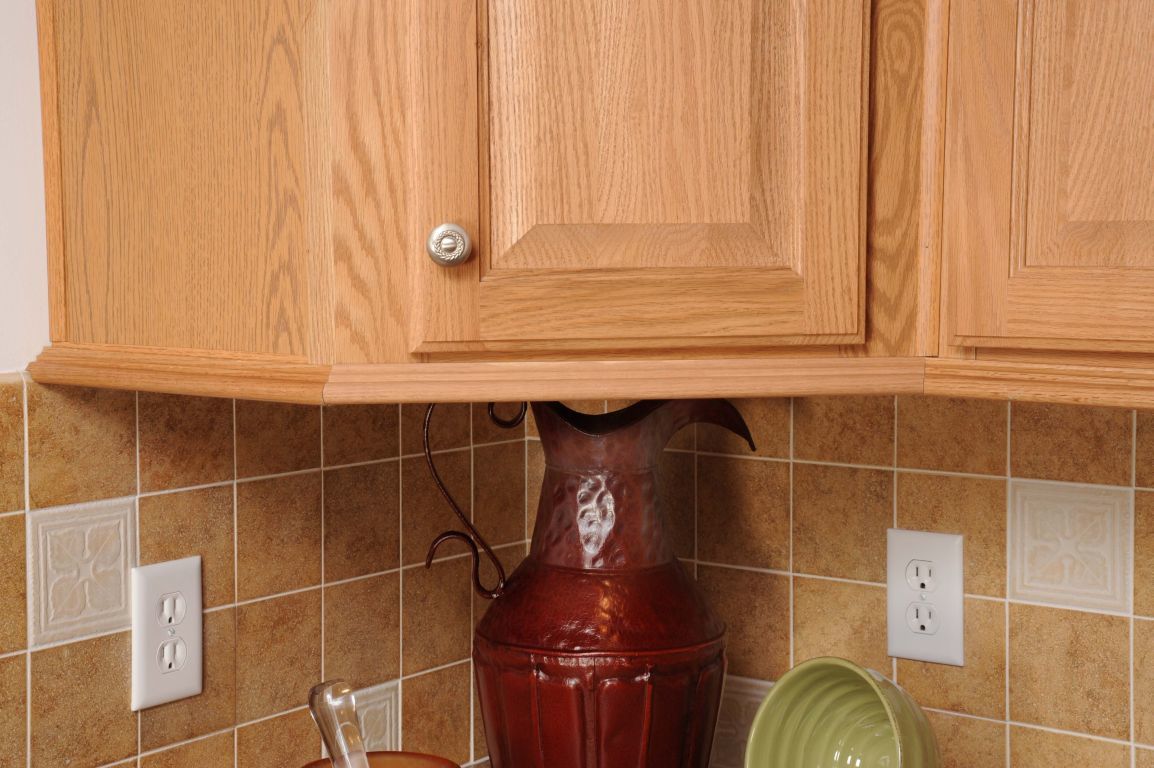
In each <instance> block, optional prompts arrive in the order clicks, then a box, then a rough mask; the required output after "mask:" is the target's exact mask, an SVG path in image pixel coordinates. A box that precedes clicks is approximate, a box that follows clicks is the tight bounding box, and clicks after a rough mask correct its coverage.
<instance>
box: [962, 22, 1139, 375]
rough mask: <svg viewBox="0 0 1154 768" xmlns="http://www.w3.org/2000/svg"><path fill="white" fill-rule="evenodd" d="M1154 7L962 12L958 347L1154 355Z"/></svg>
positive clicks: (1106, 363)
mask: <svg viewBox="0 0 1154 768" xmlns="http://www.w3.org/2000/svg"><path fill="white" fill-rule="evenodd" d="M1150 10H1151V8H1150V3H1149V2H1147V1H1146V0H1111V1H1110V2H1100V0H1045V1H1044V2H1043V1H1042V0H965V2H954V3H953V4H952V7H951V18H950V35H949V47H950V51H949V68H948V72H949V75H948V78H949V85H948V108H947V118H946V138H945V145H946V152H945V186H944V209H945V216H944V220H945V238H944V250H945V258H946V261H947V264H948V266H949V268H950V273H949V284H950V288H951V294H950V304H951V305H952V317H951V318H949V320H952V323H953V327H952V331H953V337H952V341H953V342H954V343H957V344H961V345H964V346H968V347H978V348H990V347H994V348H999V347H1000V348H1025V349H1057V350H1088V351H1094V352H1109V351H1116V352H1124V351H1130V352H1154V269H1152V268H1154V15H1152V14H1151V13H1150ZM978 356H979V357H981V356H982V353H981V351H979V352H978ZM1082 362H1085V360H1084V358H1083V359H1082ZM1100 364H1102V365H1104V366H1110V365H1117V364H1119V363H1118V361H1114V362H1111V361H1110V360H1108V359H1104V360H1102V361H1100ZM1143 365H1144V366H1145V367H1151V363H1150V362H1149V361H1146V362H1145V363H1143Z"/></svg>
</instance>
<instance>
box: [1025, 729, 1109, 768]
mask: <svg viewBox="0 0 1154 768" xmlns="http://www.w3.org/2000/svg"><path fill="white" fill-rule="evenodd" d="M1010 764H1011V765H1012V766H1014V768H1054V766H1058V765H1069V766H1075V765H1078V766H1086V767H1087V768H1089V766H1093V767H1094V768H1129V766H1130V748H1129V747H1128V746H1125V745H1124V744H1111V743H1110V742H1108V741H1099V740H1096V739H1087V738H1084V737H1081V736H1072V735H1069V734H1063V733H1051V732H1049V731H1040V730H1038V729H1037V728H1022V727H1019V726H1014V727H1012V728H1010Z"/></svg>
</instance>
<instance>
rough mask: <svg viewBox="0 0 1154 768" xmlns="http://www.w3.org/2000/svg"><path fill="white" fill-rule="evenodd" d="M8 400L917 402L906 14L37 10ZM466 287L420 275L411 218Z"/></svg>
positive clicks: (926, 223)
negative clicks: (21, 280)
mask: <svg viewBox="0 0 1154 768" xmlns="http://www.w3.org/2000/svg"><path fill="white" fill-rule="evenodd" d="M37 8H38V17H39V25H40V51H41V71H42V78H41V83H42V91H43V110H44V112H43V114H44V132H45V175H46V190H47V208H48V223H49V227H48V240H49V274H50V279H49V283H50V312H51V331H52V345H51V346H50V347H49V348H47V349H46V350H45V351H44V352H43V353H42V354H41V356H40V357H39V358H38V359H37V361H35V362H34V363H33V364H32V365H31V366H30V370H31V371H32V373H33V375H34V376H35V377H36V378H37V379H38V380H40V381H43V382H49V383H63V384H87V385H96V386H120V387H132V388H137V389H156V390H160V391H177V392H188V393H194V394H213V395H227V396H239V397H257V398H268V399H281V400H303V401H315V400H320V399H322V398H323V399H325V400H326V401H334V402H335V401H364V400H381V399H386V400H423V399H445V400H449V399H470V400H476V399H480V398H483V397H486V396H491V397H506V398H529V397H531V398H543V397H569V398H583V397H601V396H604V397H615V398H616V397H656V396H667V397H676V396H694V395H710V394H716V395H732V396H755V395H772V394H791V393H799V394H801V393H810V394H818V393H842V392H855V393H862V392H895V391H920V388H921V373H922V370H923V368H924V362H923V358H922V357H921V356H923V355H927V354H932V353H933V352H934V349H935V347H936V341H937V335H938V332H937V319H936V307H937V302H936V285H937V273H936V272H937V261H936V247H937V246H936V232H937V231H938V224H939V222H938V218H939V217H938V215H937V214H938V211H939V210H940V208H939V206H938V205H937V198H936V195H937V187H938V184H937V182H936V181H935V169H936V168H937V157H938V148H939V147H940V132H939V131H938V125H937V122H936V117H935V115H936V109H937V105H938V104H939V103H940V101H941V99H940V97H939V90H940V85H941V84H940V82H939V78H938V75H937V73H938V72H939V71H941V67H940V64H941V60H942V58H943V57H942V56H940V45H939V42H940V40H941V39H944V34H945V29H944V19H943V18H942V14H941V3H940V0H725V2H714V1H713V0H692V2H684V1H683V0H642V1H640V2H639V1H638V0H563V1H562V0H543V1H542V2H525V1H524V0H243V2H238V1H237V0H203V1H202V2H197V3H187V2H178V0H92V2H67V1H66V0H37ZM447 222H448V223H453V224H456V225H459V226H460V227H461V228H463V229H464V231H466V232H467V233H468V234H469V235H470V237H471V239H472V240H473V242H474V244H475V254H474V256H473V258H472V259H471V260H469V261H467V262H465V263H464V264H462V265H460V266H456V267H453V268H445V267H442V266H439V265H437V264H434V263H433V261H432V260H430V259H429V258H428V256H427V255H426V252H425V251H426V240H427V238H428V237H429V233H430V231H431V230H433V228H434V227H437V226H438V225H440V224H442V223H447Z"/></svg>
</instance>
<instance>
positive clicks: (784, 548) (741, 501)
mask: <svg viewBox="0 0 1154 768" xmlns="http://www.w3.org/2000/svg"><path fill="white" fill-rule="evenodd" d="M697 477H698V482H697V556H698V557H699V558H700V559H702V560H705V561H708V562H717V563H725V564H727V565H748V566H754V567H758V568H775V569H778V570H788V569H789V465H788V464H787V463H785V462H778V461H761V460H757V459H738V458H729V457H726V456H699V457H698V459H697Z"/></svg>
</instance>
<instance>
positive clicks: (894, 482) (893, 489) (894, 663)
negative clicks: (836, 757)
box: [886, 395, 965, 683]
mask: <svg viewBox="0 0 1154 768" xmlns="http://www.w3.org/2000/svg"><path fill="white" fill-rule="evenodd" d="M899 418H900V414H899V410H898V396H897V395H894V431H893V441H894V446H893V463H894V469H893V474H892V475H891V481H890V501H891V502H892V504H893V526H894V528H897V527H898V419H899ZM886 599H887V600H888V599H889V574H888V573H887V574H886ZM962 621H963V624H964V622H965V619H964V618H963V620H962ZM886 632H887V634H888V632H889V610H888V606H887V611H886ZM886 650H887V652H888V651H889V649H888V648H887V649H886ZM890 665H891V667H892V668H893V678H892V679H893V681H894V682H895V683H896V682H897V681H898V659H897V657H896V656H892V657H890Z"/></svg>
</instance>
